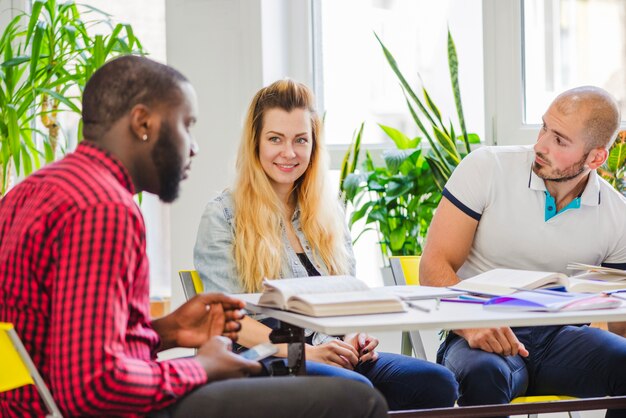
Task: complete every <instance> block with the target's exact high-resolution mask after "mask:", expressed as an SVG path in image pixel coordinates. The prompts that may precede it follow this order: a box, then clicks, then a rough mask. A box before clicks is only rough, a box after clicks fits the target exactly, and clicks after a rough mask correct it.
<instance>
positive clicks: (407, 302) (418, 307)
mask: <svg viewBox="0 0 626 418" xmlns="http://www.w3.org/2000/svg"><path fill="white" fill-rule="evenodd" d="M405 303H406V304H407V306H408V307H409V308H413V309H417V310H418V311H422V312H426V313H430V309H428V308H424V307H423V306H420V305H417V304H415V303H413V302H409V301H405Z"/></svg>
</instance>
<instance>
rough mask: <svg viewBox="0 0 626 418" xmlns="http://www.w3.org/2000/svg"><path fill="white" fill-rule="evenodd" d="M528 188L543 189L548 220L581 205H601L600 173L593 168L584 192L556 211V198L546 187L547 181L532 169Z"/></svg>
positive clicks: (546, 219) (546, 218)
mask: <svg viewBox="0 0 626 418" xmlns="http://www.w3.org/2000/svg"><path fill="white" fill-rule="evenodd" d="M528 188H529V189H532V190H536V191H542V192H544V193H545V196H546V200H545V202H546V203H545V211H544V213H545V218H544V220H545V221H546V222H547V221H548V220H550V219H551V218H553V217H554V216H556V215H558V214H559V213H563V212H565V211H566V210H568V209H578V208H580V207H581V206H583V205H585V206H599V205H600V201H601V199H600V181H599V180H598V173H597V172H596V170H592V171H591V172H590V173H589V179H588V180H587V185H586V186H585V189H584V190H583V192H582V193H581V194H580V195H579V196H578V197H577V198H576V199H574V200H572V201H571V202H570V203H569V204H568V205H567V206H565V207H564V208H563V209H561V210H560V211H558V212H557V211H556V202H555V201H554V198H553V197H552V196H551V195H550V193H549V192H548V189H547V188H546V183H545V182H544V181H543V179H542V178H541V177H539V176H538V175H537V174H535V172H534V171H533V170H532V167H531V169H530V178H529V179H528Z"/></svg>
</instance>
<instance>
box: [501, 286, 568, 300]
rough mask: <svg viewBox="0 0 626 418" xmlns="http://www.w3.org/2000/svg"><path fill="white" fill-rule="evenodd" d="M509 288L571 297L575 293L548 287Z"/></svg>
mask: <svg viewBox="0 0 626 418" xmlns="http://www.w3.org/2000/svg"><path fill="white" fill-rule="evenodd" d="M511 289H515V290H520V291H522V292H532V293H542V294H544V295H551V296H561V297H564V298H573V297H574V296H576V295H573V294H571V293H567V292H562V291H560V290H548V289H523V288H521V287H512V288H511Z"/></svg>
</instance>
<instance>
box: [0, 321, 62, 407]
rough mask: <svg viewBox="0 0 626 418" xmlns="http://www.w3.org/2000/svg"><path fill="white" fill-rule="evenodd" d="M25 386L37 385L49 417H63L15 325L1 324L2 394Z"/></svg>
mask: <svg viewBox="0 0 626 418" xmlns="http://www.w3.org/2000/svg"><path fill="white" fill-rule="evenodd" d="M25 385H35V387H36V388H37V391H38V392H39V395H40V396H41V398H42V399H43V401H44V403H45V404H46V407H47V408H48V411H49V412H50V414H49V415H47V416H48V417H52V418H59V417H62V415H61V411H59V408H58V407H57V405H56V403H55V402H54V399H53V398H52V395H51V394H50V391H49V390H48V387H47V386H46V383H45V382H44V381H43V378H42V377H41V375H40V374H39V372H38V371H37V368H36V367H35V364H34V363H33V360H32V359H31V358H30V355H29V354H28V352H27V351H26V348H25V347H24V344H22V341H21V340H20V337H19V336H18V335H17V332H15V329H14V328H13V324H10V323H7V322H0V392H7V391H9V390H12V389H16V388H19V387H22V386H25Z"/></svg>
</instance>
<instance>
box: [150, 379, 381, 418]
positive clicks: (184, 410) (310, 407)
mask: <svg viewBox="0 0 626 418" xmlns="http://www.w3.org/2000/svg"><path fill="white" fill-rule="evenodd" d="M386 416H387V407H386V405H385V400H384V399H383V397H382V396H381V395H380V393H378V392H377V391H376V390H374V389H372V388H370V387H368V386H366V385H363V384H361V383H358V382H351V381H347V382H346V381H343V380H340V379H331V378H324V377H308V376H306V377H304V376H303V377H292V376H287V377H270V378H267V377H259V378H247V379H230V380H223V381H220V382H213V383H209V384H206V385H204V386H201V387H200V388H198V389H196V390H195V391H193V392H191V393H190V394H189V395H187V396H185V397H184V398H182V399H181V400H180V401H178V402H177V403H175V404H174V405H172V406H170V407H169V408H166V409H164V410H161V411H157V412H154V413H152V414H150V418H195V417H198V418H200V417H203V418H227V417H242V418H243V417H255V418H283V417H284V418H334V417H352V418H361V417H368V418H383V417H386Z"/></svg>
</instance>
